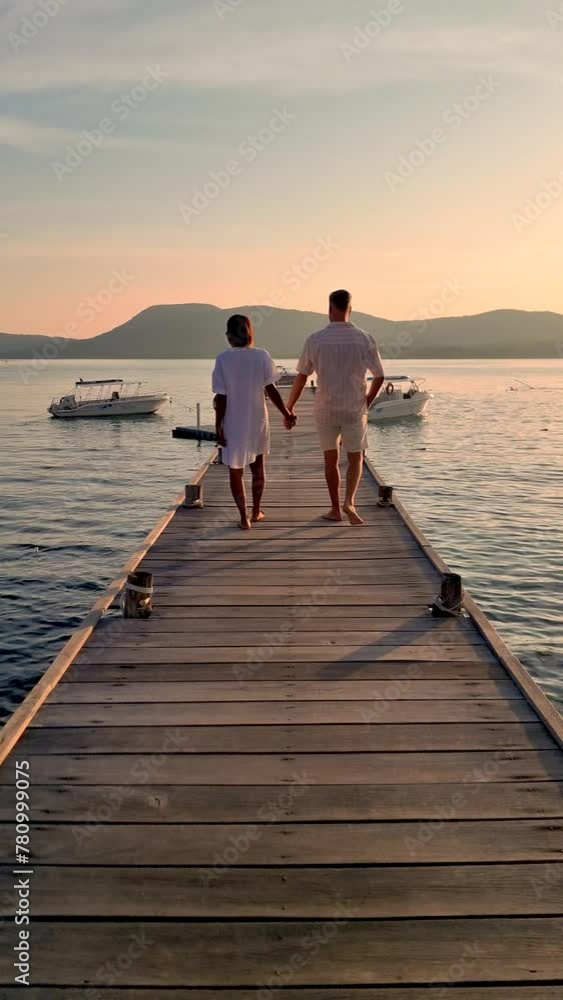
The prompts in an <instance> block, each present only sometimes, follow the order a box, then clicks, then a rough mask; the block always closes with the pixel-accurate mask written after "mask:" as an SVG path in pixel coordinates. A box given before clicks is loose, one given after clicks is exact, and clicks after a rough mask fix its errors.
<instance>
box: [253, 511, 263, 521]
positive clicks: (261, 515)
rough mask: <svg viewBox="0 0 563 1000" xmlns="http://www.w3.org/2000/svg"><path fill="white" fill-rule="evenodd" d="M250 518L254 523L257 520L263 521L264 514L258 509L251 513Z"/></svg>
mask: <svg viewBox="0 0 563 1000" xmlns="http://www.w3.org/2000/svg"><path fill="white" fill-rule="evenodd" d="M252 520H253V522H254V523H256V522H257V521H265V520H266V515H265V513H264V511H263V510H259V511H258V513H257V514H253V515H252Z"/></svg>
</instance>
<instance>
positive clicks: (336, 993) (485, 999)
mask: <svg viewBox="0 0 563 1000" xmlns="http://www.w3.org/2000/svg"><path fill="white" fill-rule="evenodd" d="M96 990H97V993H98V994H99V1000H139V992H138V991H137V990H128V989H111V988H110V989H106V988H103V989H100V988H99V987H96ZM145 992H146V997H147V1000H249V995H248V990H247V989H242V990H237V989H234V990H233V989H228V988H227V989H221V988H219V989H217V988H214V989H212V990H206V989H203V990H199V989H195V990H193V989H190V990H182V989H164V990H159V989H151V990H149V991H145ZM25 995H26V998H27V1000H77V996H76V989H75V988H74V987H70V989H65V988H64V987H53V986H49V987H47V988H45V989H43V988H42V987H37V988H34V987H28V988H27V989H26V994H25ZM274 996H275V998H276V1000H303V990H300V989H290V988H289V989H284V988H280V989H278V988H277V987H276V990H275V994H274ZM20 998H21V987H18V988H15V987H6V988H4V989H3V990H2V1000H20ZM84 1000H86V998H84ZM307 1000H434V998H432V995H431V994H429V993H428V987H426V986H423V987H421V988H417V987H414V988H411V987H407V988H406V989H403V988H402V987H391V988H390V989H386V988H383V989H380V988H378V987H375V988H373V989H370V988H367V989H363V988H356V987H354V989H353V990H352V991H350V990H349V989H348V988H347V987H345V986H344V987H342V989H339V988H338V987H336V988H330V987H321V988H320V989H311V988H310V987H309V988H308V989H307ZM453 1000H563V986H546V985H545V984H542V985H541V986H521V985H518V987H515V986H509V987H504V986H500V987H496V986H495V987H494V993H492V992H491V987H489V986H469V987H464V986H462V987H459V988H458V989H456V993H455V998H453Z"/></svg>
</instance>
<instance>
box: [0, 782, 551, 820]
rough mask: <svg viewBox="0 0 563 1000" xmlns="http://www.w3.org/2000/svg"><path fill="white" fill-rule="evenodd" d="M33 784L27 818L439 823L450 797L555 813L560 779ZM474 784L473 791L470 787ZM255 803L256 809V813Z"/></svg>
mask: <svg viewBox="0 0 563 1000" xmlns="http://www.w3.org/2000/svg"><path fill="white" fill-rule="evenodd" d="M158 779H159V775H158V774H155V775H154V777H153V778H151V779H150V780H149V781H147V782H146V783H144V784H142V785H124V786H123V787H118V786H117V787H116V786H115V785H74V784H72V783H61V784H56V785H35V786H34V789H33V795H32V797H31V802H30V810H31V812H30V817H31V819H32V820H34V821H35V822H56V821H63V822H67V823H79V824H82V825H84V824H91V825H89V827H88V828H89V830H90V831H91V832H95V831H96V829H97V825H98V824H99V823H255V822H256V820H257V819H258V814H259V813H260V815H261V816H262V817H264V818H265V819H266V820H267V821H268V822H271V823H275V822H282V821H283V820H287V821H292V822H295V823H297V822H310V823H314V822H327V821H333V822H342V821H346V822H353V821H354V820H359V821H365V820H370V821H371V822H374V821H378V820H379V821H385V822H387V821H389V820H394V821H396V822H398V821H406V820H411V821H412V820H417V821H425V820H431V821H433V822H438V823H441V821H442V820H443V819H444V818H445V816H447V815H449V814H450V810H451V806H452V803H453V802H455V803H456V807H455V808H456V819H457V820H458V821H461V820H467V819H473V820H477V819H534V818H535V819H538V818H541V819H543V820H547V819H548V818H550V817H555V818H560V819H561V818H563V784H560V783H558V782H556V781H539V782H533V781H530V782H506V783H500V784H483V783H482V784H479V785H478V788H477V786H475V789H474V788H473V787H471V788H468V787H467V785H466V784H464V783H463V782H461V783H459V784H447V783H444V784H439V785H431V784H423V785H412V784H409V785H352V784H345V785H310V786H309V787H308V788H307V794H306V795H301V796H295V795H294V794H293V792H292V789H288V788H286V787H280V786H279V785H246V786H245V785H238V786H237V785H231V786H229V785H209V786H206V785H163V784H155V782H156V781H157V780H158ZM474 790H475V794H474ZM261 810H262V812H260V811H261ZM0 820H2V821H3V822H13V820H14V793H13V787H12V786H9V785H8V786H1V785H0Z"/></svg>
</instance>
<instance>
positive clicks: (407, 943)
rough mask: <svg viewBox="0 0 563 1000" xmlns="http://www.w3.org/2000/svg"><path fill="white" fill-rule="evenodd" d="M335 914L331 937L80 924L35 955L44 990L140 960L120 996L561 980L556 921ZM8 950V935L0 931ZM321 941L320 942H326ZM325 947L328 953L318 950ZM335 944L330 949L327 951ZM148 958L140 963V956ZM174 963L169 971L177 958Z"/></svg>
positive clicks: (290, 931) (4, 965) (5, 977)
mask: <svg viewBox="0 0 563 1000" xmlns="http://www.w3.org/2000/svg"><path fill="white" fill-rule="evenodd" d="M351 917H353V914H352V913H351V911H347V910H346V909H345V907H344V905H343V904H342V903H340V904H339V906H338V907H335V912H334V914H333V917H332V919H333V921H334V923H333V927H332V933H330V934H329V935H327V931H326V928H324V927H323V923H318V922H315V921H306V922H299V921H281V922H277V921H271V922H270V921H266V922H264V921H261V922H252V921H243V922H240V921H239V922H225V921H223V922H220V923H207V922H201V923H200V922H189V923H184V922H182V921H178V922H166V923H157V922H150V921H139V922H122V923H119V922H115V921H107V922H106V921H103V922H83V923H82V922H80V923H77V922H74V921H61V922H52V923H44V924H42V925H41V928H40V931H41V942H40V947H37V946H36V947H35V960H34V966H33V976H34V979H35V980H36V981H39V982H43V983H51V984H53V985H61V984H65V983H73V984H76V985H88V984H89V983H92V982H96V981H99V980H96V973H97V972H99V970H100V967H102V966H103V965H104V963H106V962H108V961H109V960H110V959H112V958H113V961H115V959H116V958H117V957H118V956H119V955H122V954H128V948H131V945H132V944H135V943H136V945H137V947H136V950H135V954H136V955H139V957H138V958H136V959H135V960H134V961H132V962H131V964H130V966H129V968H127V969H126V970H125V969H124V971H123V975H122V976H121V977H120V985H122V986H147V985H151V986H166V987H170V986H210V987H213V988H214V989H215V987H217V986H223V985H224V986H241V985H244V986H245V988H247V989H248V987H249V986H252V985H254V986H255V987H257V986H258V984H259V983H260V982H264V980H266V981H267V980H268V979H269V978H270V977H272V975H273V972H274V970H275V967H276V966H277V967H279V966H280V965H284V966H285V965H287V963H288V962H289V963H291V962H292V960H294V957H295V956H298V957H299V958H300V959H301V962H296V961H293V965H291V964H290V966H289V967H290V968H293V969H294V974H293V976H292V984H293V985H296V986H300V985H301V986H306V985H310V984H315V985H318V986H321V985H334V984H335V983H340V984H343V985H346V984H358V985H362V984H366V983H367V984H369V983H373V982H378V983H380V984H381V985H386V984H396V985H400V984H402V983H405V982H409V983H412V984H419V985H420V984H424V985H427V984H429V983H430V984H432V983H434V984H440V983H444V982H446V984H447V983H448V982H451V981H452V980H451V978H450V975H449V972H448V970H449V969H450V967H451V966H452V965H455V964H456V963H459V962H460V960H461V958H466V962H470V963H471V973H470V974H471V978H472V980H473V982H474V983H486V984H488V985H490V984H491V983H497V982H498V983H504V984H506V983H510V982H514V983H518V984H520V983H526V982H536V983H537V982H538V981H542V980H547V981H548V982H550V981H551V982H553V981H555V982H556V981H557V980H559V979H561V978H563V951H562V949H561V947H560V945H561V928H560V921H559V920H558V919H557V918H552V917H548V918H543V917H528V918H508V919H507V918H500V917H495V918H485V919H482V920H471V919H452V918H446V919H443V918H442V919H429V920H404V921H403V920H401V921H396V920H391V921H386V920H379V921H370V920H367V921H363V920H354V919H351ZM0 934H1V935H2V940H3V942H5V941H6V938H7V935H8V931H7V929H6V927H3V928H2V929H1V930H0ZM318 935H320V939H319V937H318ZM319 940H320V942H321V943H319ZM329 940H330V947H323V945H322V942H324V941H329ZM139 952H140V954H139ZM171 955H173V956H174V961H173V962H171V961H170V956H171ZM12 963H13V953H12V951H11V949H10V948H8V947H4V948H2V949H1V950H0V982H2V983H8V984H11V983H12V981H13V964H12Z"/></svg>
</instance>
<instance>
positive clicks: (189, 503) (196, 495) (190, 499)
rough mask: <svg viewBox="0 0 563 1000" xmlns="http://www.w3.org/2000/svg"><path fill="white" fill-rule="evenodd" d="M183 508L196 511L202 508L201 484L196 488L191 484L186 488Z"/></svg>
mask: <svg viewBox="0 0 563 1000" xmlns="http://www.w3.org/2000/svg"><path fill="white" fill-rule="evenodd" d="M183 506H184V507H195V508H197V509H200V508H201V507H203V486H202V485H201V483H198V484H197V486H192V485H191V484H189V485H188V486H186V497H185V500H184V503H183Z"/></svg>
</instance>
